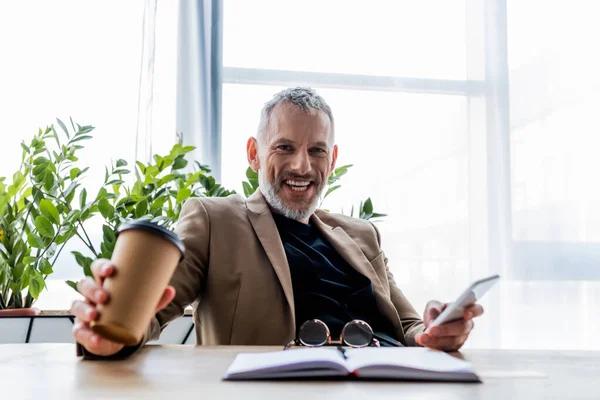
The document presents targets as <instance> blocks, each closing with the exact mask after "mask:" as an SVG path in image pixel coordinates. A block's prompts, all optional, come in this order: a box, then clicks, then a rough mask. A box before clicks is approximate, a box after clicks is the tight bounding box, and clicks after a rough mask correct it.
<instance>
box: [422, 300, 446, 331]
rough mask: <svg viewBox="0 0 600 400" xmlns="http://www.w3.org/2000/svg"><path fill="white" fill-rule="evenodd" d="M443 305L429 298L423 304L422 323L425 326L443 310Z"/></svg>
mask: <svg viewBox="0 0 600 400" xmlns="http://www.w3.org/2000/svg"><path fill="white" fill-rule="evenodd" d="M444 308H445V305H444V304H442V303H441V302H439V301H437V300H431V301H429V302H428V303H427V305H426V306H425V312H424V314H423V323H424V324H425V327H426V328H427V327H428V326H429V324H431V323H432V322H433V321H434V320H435V319H436V318H437V317H438V315H440V314H441V313H442V311H443V310H444Z"/></svg>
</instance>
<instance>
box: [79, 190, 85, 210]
mask: <svg viewBox="0 0 600 400" xmlns="http://www.w3.org/2000/svg"><path fill="white" fill-rule="evenodd" d="M86 200H87V191H86V190H85V188H84V189H82V190H81V192H80V193H79V207H80V208H81V209H82V210H83V209H84V208H85V201H86Z"/></svg>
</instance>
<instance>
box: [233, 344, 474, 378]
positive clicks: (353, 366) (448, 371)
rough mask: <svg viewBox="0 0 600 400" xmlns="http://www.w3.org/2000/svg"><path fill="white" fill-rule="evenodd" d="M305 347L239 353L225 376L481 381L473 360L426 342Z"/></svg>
mask: <svg viewBox="0 0 600 400" xmlns="http://www.w3.org/2000/svg"><path fill="white" fill-rule="evenodd" d="M345 356H346V359H344V354H343V353H342V352H341V351H339V350H338V349H337V348H336V347H320V348H300V349H292V350H282V351H274V352H261V353H241V354H238V355H237V356H236V358H235V360H234V361H233V363H232V364H231V366H230V367H229V369H228V370H227V372H226V374H225V376H224V377H223V379H225V380H236V379H239V380H242V379H244V380H245V379H275V378H278V379H282V378H311V377H339V376H354V377H356V378H369V379H400V380H435V381H460V382H480V379H479V377H478V376H477V375H476V374H475V372H474V371H473V368H472V365H471V363H469V362H467V361H463V360H460V359H457V358H455V357H452V356H451V355H449V354H446V353H444V352H442V351H436V350H431V349H426V348H422V347H381V348H373V347H369V348H362V349H347V348H346V349H345Z"/></svg>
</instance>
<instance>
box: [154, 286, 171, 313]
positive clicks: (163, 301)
mask: <svg viewBox="0 0 600 400" xmlns="http://www.w3.org/2000/svg"><path fill="white" fill-rule="evenodd" d="M174 298H175V288H174V287H173V286H167V288H166V289H165V291H164V292H163V295H162V297H161V298H160V300H159V301H158V304H157V305H156V312H159V311H160V310H162V309H163V308H165V307H166V306H168V305H169V303H170V302H172V301H173V299H174Z"/></svg>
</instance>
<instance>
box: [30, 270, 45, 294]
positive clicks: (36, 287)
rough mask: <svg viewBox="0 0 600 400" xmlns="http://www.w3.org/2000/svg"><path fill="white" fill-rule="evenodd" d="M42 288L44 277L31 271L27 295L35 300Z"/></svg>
mask: <svg viewBox="0 0 600 400" xmlns="http://www.w3.org/2000/svg"><path fill="white" fill-rule="evenodd" d="M44 286H45V282H44V277H43V276H42V275H41V274H40V273H39V272H37V271H35V270H33V271H31V277H30V279H29V294H30V295H31V297H33V298H34V299H37V298H38V297H39V295H40V292H41V291H42V289H43V288H44Z"/></svg>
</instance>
